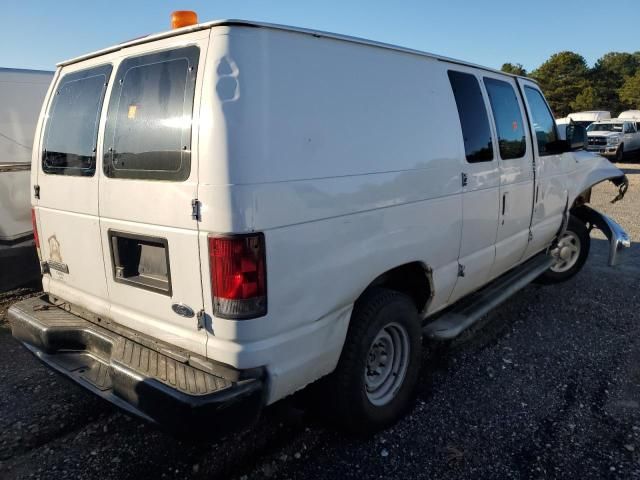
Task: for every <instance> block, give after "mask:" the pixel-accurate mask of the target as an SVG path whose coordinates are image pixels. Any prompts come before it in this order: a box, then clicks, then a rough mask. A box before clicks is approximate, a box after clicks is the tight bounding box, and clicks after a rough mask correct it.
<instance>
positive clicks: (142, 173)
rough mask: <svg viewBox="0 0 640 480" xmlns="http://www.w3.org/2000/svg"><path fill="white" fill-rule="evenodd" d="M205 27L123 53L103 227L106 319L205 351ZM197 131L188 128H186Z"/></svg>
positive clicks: (104, 181)
mask: <svg viewBox="0 0 640 480" xmlns="http://www.w3.org/2000/svg"><path fill="white" fill-rule="evenodd" d="M208 38H209V31H208V30H205V31H200V32H195V33H191V34H185V35H180V36H177V37H171V38H168V39H166V40H162V41H158V42H154V44H153V49H152V50H150V48H149V45H148V44H146V45H145V44H143V45H139V46H136V47H132V48H131V49H127V50H125V51H124V53H123V55H122V56H121V58H120V61H119V62H118V63H117V68H116V70H115V71H114V79H113V82H112V83H113V87H112V89H111V92H110V96H109V100H108V107H107V118H106V122H105V127H104V140H103V144H102V152H103V157H102V159H103V162H102V172H101V176H102V177H101V181H100V230H101V237H102V250H103V255H104V264H105V266H106V282H107V288H108V293H109V300H110V317H111V319H112V320H114V321H116V322H118V323H120V324H122V325H125V326H128V327H130V328H133V329H134V330H137V331H140V332H143V333H146V334H148V335H151V336H153V337H155V338H158V339H160V340H163V341H166V342H169V343H171V344H173V345H177V346H180V347H182V348H185V349H187V350H190V351H193V352H195V353H198V354H201V355H205V354H206V338H207V334H206V331H205V330H204V329H200V328H199V327H198V318H197V317H198V312H199V311H200V310H202V308H203V300H202V284H201V279H200V254H199V249H198V221H197V218H194V216H192V202H193V201H194V200H195V199H196V194H197V187H198V159H197V148H196V146H197V144H198V128H197V125H198V119H199V108H198V106H199V104H200V102H199V98H200V91H201V84H202V79H201V78H199V77H198V75H197V72H198V70H199V68H200V67H202V66H203V65H204V60H205V58H206V48H207V43H208ZM192 127H193V128H192Z"/></svg>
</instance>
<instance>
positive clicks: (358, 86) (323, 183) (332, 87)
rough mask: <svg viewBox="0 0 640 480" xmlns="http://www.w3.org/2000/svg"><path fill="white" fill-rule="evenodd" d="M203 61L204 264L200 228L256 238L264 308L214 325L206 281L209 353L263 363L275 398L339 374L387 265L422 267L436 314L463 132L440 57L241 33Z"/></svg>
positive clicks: (453, 256)
mask: <svg viewBox="0 0 640 480" xmlns="http://www.w3.org/2000/svg"><path fill="white" fill-rule="evenodd" d="M209 52H210V61H209V62H208V63H209V65H208V67H209V68H211V70H210V71H209V72H208V75H209V74H210V75H211V77H210V78H213V79H214V82H213V84H211V85H209V87H206V86H205V87H204V97H203V112H202V115H201V118H202V119H203V123H202V126H201V128H205V122H206V121H207V120H206V119H207V118H209V119H210V120H208V121H209V123H210V125H211V126H210V128H211V131H210V134H205V133H204V132H203V131H202V130H201V132H200V138H201V141H200V159H201V163H200V182H199V189H198V198H199V199H200V200H201V201H202V203H203V210H202V222H201V224H200V231H201V233H200V249H201V252H202V255H201V262H202V270H203V271H204V272H208V271H209V265H208V257H207V255H206V251H207V246H206V245H207V233H206V232H236V233H238V232H248V231H263V232H264V233H265V239H266V247H267V271H268V273H267V291H268V314H267V315H266V316H265V317H261V318H257V319H253V320H244V321H231V320H224V319H219V318H215V317H213V312H212V308H211V305H212V301H211V294H210V291H211V285H210V281H209V278H203V280H204V295H205V309H206V311H207V312H208V313H209V314H210V315H212V317H213V320H212V329H213V333H214V336H213V337H212V338H211V339H210V340H209V343H208V345H207V347H208V348H207V354H208V356H209V357H211V358H214V359H216V360H219V361H223V362H225V363H230V364H232V365H235V366H238V367H240V368H245V367H252V366H257V365H266V366H267V367H268V370H269V373H270V375H271V392H270V394H269V401H270V402H272V401H275V400H277V399H278V398H281V397H283V396H285V395H287V394H289V393H292V391H294V390H295V389H298V388H302V387H303V386H304V385H305V384H307V383H310V382H311V381H313V380H315V379H317V378H318V377H319V376H321V375H324V374H326V373H329V372H330V371H331V370H332V369H333V368H335V365H336V363H337V360H338V357H339V353H340V350H341V347H342V343H343V342H344V337H345V335H346V328H347V325H348V318H349V315H350V312H351V307H352V305H353V302H354V301H355V300H356V299H357V298H358V296H359V295H360V294H361V293H362V292H363V290H364V289H365V288H366V287H367V285H368V284H369V283H370V282H371V281H373V280H374V279H375V278H376V277H377V276H379V275H380V274H382V273H384V272H385V271H387V270H389V269H391V268H394V267H396V266H398V265H402V264H405V263H408V262H413V261H417V262H421V263H422V264H424V265H425V266H426V267H428V268H430V269H432V271H433V282H434V285H435V297H434V298H433V300H432V302H431V304H430V310H431V311H433V310H436V309H438V308H442V306H444V305H445V304H446V301H447V299H448V297H449V294H450V292H451V290H452V289H453V287H454V285H455V282H456V278H457V277H456V276H457V258H458V252H459V248H460V232H461V208H462V206H461V196H460V193H461V183H460V172H461V165H462V163H461V162H462V161H463V159H464V149H463V144H462V135H461V132H460V126H459V121H458V118H457V112H456V107H455V103H454V99H453V95H452V94H451V87H450V86H449V84H448V81H447V78H446V73H445V65H444V64H443V63H441V62H439V61H437V60H433V59H429V58H419V57H416V56H412V55H409V54H404V53H398V52H391V51H386V50H382V49H378V48H375V47H368V46H362V45H354V44H351V43H347V42H343V41H337V40H331V39H324V38H315V37H311V36H307V35H301V34H297V33H291V32H282V31H273V30H267V29H254V28H242V27H231V28H228V27H224V28H223V27H218V28H215V29H214V30H213V32H212V38H211V44H210V48H209ZM207 88H209V90H208V92H207ZM207 101H210V102H211V104H210V105H209V106H206V102H207ZM205 110H206V112H205ZM208 116H209V117H208ZM327 352H328V353H327ZM309 365H314V366H315V368H312V369H310V368H309Z"/></svg>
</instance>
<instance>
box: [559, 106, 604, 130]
mask: <svg viewBox="0 0 640 480" xmlns="http://www.w3.org/2000/svg"><path fill="white" fill-rule="evenodd" d="M567 118H568V119H569V120H570V121H571V122H573V123H576V124H578V125H581V126H583V127H584V128H587V127H588V126H589V125H591V124H592V123H593V122H600V121H602V120H609V119H610V118H611V112H607V111H604V110H589V111H586V112H574V113H570V114H569V115H568V116H567Z"/></svg>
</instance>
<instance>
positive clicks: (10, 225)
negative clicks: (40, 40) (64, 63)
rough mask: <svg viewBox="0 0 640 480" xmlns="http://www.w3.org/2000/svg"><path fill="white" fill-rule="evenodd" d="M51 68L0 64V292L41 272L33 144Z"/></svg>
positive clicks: (37, 275) (34, 278)
mask: <svg viewBox="0 0 640 480" xmlns="http://www.w3.org/2000/svg"><path fill="white" fill-rule="evenodd" d="M52 78H53V72H47V71H42V70H23V69H17V68H0V291H4V290H7V289H10V288H14V287H16V286H18V285H20V284H24V283H25V282H29V281H32V280H37V278H38V277H39V275H40V269H39V267H38V261H37V258H36V252H35V247H34V244H33V232H32V227H31V195H30V193H29V189H30V185H29V179H30V173H29V172H30V170H31V147H32V146H33V136H34V133H35V130H36V123H37V121H38V116H39V114H40V109H41V107H42V101H43V99H44V96H45V94H46V93H47V89H48V88H49V85H50V84H51V80H52Z"/></svg>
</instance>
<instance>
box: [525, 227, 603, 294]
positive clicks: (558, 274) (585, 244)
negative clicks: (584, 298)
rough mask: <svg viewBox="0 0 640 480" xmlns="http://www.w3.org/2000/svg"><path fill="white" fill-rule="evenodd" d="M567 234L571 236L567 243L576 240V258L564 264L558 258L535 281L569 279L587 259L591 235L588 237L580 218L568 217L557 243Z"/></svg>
mask: <svg viewBox="0 0 640 480" xmlns="http://www.w3.org/2000/svg"><path fill="white" fill-rule="evenodd" d="M567 236H570V237H572V238H571V239H570V240H569V243H567V245H569V244H571V243H573V241H574V240H577V244H578V248H579V251H578V253H577V258H575V261H573V259H572V262H571V264H569V263H567V264H566V265H564V266H563V265H562V264H561V262H562V261H563V259H559V260H558V262H557V263H556V264H555V265H554V266H553V267H551V268H550V269H549V270H547V271H546V272H544V273H543V274H542V275H541V276H540V277H539V278H538V280H537V281H538V282H539V283H543V284H553V283H560V282H564V281H566V280H569V279H570V278H571V277H573V276H574V275H576V274H577V273H578V272H579V271H580V270H581V269H582V267H583V266H584V263H585V262H586V261H587V257H588V256H589V249H590V248H591V237H589V230H588V229H587V227H586V226H585V224H584V223H583V222H582V221H581V220H580V219H578V218H577V217H574V216H573V215H571V217H569V225H568V226H567V230H566V232H565V233H564V235H563V236H562V237H561V238H560V240H559V241H558V243H559V244H561V243H562V242H563V239H565V238H567ZM565 267H566V268H565Z"/></svg>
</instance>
